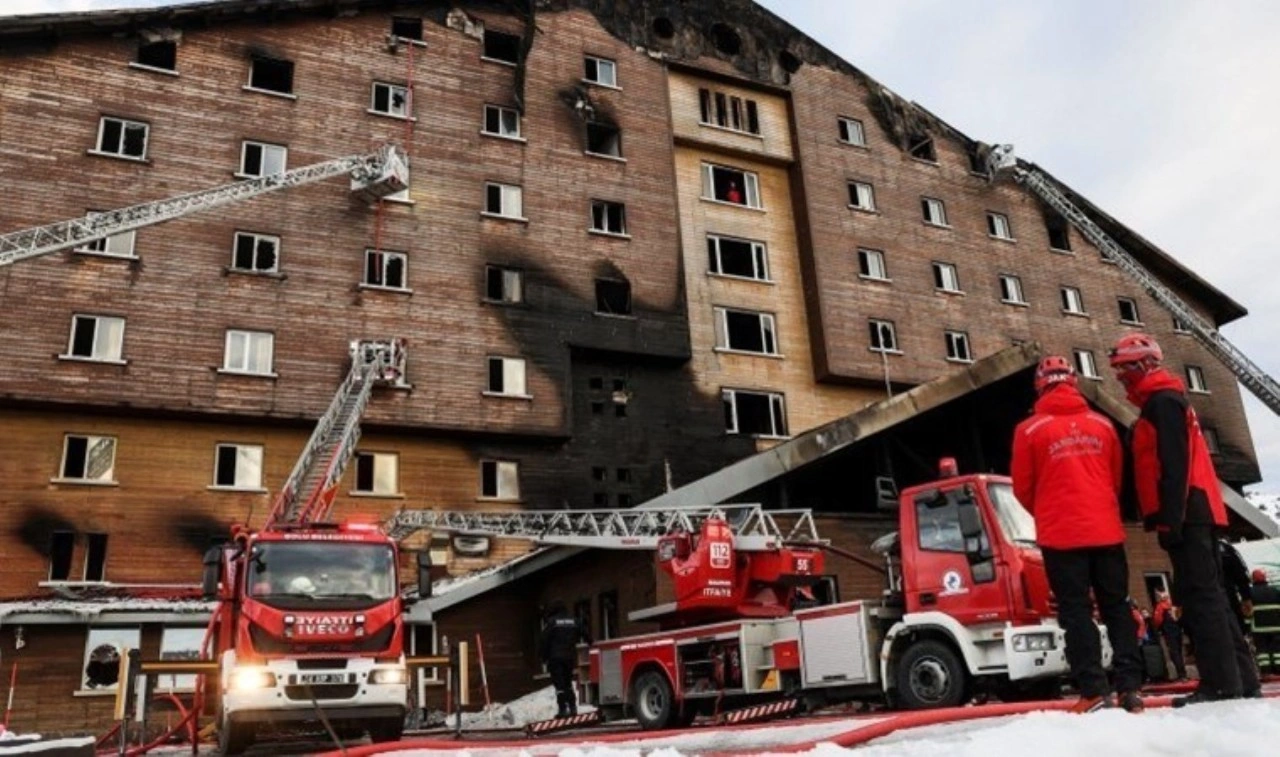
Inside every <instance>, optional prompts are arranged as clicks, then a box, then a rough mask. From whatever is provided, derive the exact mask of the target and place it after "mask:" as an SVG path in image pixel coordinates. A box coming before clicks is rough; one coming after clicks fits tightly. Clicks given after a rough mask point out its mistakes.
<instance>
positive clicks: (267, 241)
mask: <svg viewBox="0 0 1280 757" xmlns="http://www.w3.org/2000/svg"><path fill="white" fill-rule="evenodd" d="M231 270H233V271H249V272H252V273H276V272H277V271H279V270H280V237H273V236H269V235H267V234H254V233H251V232H247V231H237V232H236V236H235V246H234V247H233V249H232V250H231Z"/></svg>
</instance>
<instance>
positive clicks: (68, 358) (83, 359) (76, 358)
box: [58, 355, 129, 365]
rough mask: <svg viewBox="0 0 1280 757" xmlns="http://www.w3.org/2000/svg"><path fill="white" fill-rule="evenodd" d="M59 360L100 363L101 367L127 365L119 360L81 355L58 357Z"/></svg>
mask: <svg viewBox="0 0 1280 757" xmlns="http://www.w3.org/2000/svg"><path fill="white" fill-rule="evenodd" d="M58 359H59V360H65V361H66V362H68V363H100V364H102V365H128V364H129V361H128V360H121V359H120V358H101V357H85V356H83V355H58Z"/></svg>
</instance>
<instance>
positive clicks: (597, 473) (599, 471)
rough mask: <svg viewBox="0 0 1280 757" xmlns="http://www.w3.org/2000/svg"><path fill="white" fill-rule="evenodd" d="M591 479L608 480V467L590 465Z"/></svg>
mask: <svg viewBox="0 0 1280 757" xmlns="http://www.w3.org/2000/svg"><path fill="white" fill-rule="evenodd" d="M591 480H592V481H608V480H609V469H608V468H605V467H604V466H600V465H593V466H591Z"/></svg>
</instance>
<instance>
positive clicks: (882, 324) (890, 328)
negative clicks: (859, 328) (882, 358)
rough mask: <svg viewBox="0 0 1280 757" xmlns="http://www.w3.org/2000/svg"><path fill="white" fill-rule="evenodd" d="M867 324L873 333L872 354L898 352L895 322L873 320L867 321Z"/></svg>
mask: <svg viewBox="0 0 1280 757" xmlns="http://www.w3.org/2000/svg"><path fill="white" fill-rule="evenodd" d="M867 324H868V326H869V327H870V332H871V351H872V352H897V351H898V331H897V329H896V328H894V325H893V321H881V320H876V319H874V318H873V319H871V320H869V321H867Z"/></svg>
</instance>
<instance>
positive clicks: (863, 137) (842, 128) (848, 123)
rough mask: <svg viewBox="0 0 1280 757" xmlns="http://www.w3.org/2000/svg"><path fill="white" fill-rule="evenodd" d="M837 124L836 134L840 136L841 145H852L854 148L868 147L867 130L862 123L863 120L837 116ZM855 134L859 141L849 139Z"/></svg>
mask: <svg viewBox="0 0 1280 757" xmlns="http://www.w3.org/2000/svg"><path fill="white" fill-rule="evenodd" d="M836 124H837V125H836V130H837V131H836V133H837V134H838V135H839V140H840V143H841V144H846V145H851V146H853V147H866V146H867V128H866V126H865V125H864V124H863V123H862V119H859V118H850V117H849V116H836ZM850 127H856V128H850ZM855 132H856V133H857V135H858V139H857V140H856V141H855V140H853V139H850V138H849V137H850V136H851V135H852V134H854V133H855Z"/></svg>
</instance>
